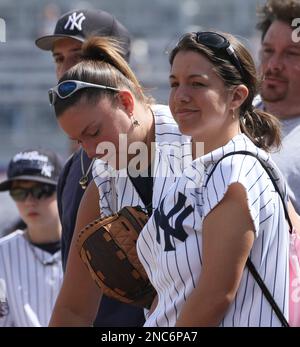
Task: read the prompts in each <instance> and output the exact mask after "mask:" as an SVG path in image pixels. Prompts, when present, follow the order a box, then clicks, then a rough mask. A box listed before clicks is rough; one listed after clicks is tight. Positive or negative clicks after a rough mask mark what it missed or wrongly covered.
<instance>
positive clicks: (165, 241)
mask: <svg viewBox="0 0 300 347" xmlns="http://www.w3.org/2000/svg"><path fill="white" fill-rule="evenodd" d="M238 150H247V151H250V152H252V153H255V154H256V155H258V156H259V157H260V159H262V160H264V162H265V163H266V165H267V166H268V168H269V169H270V170H272V175H273V177H274V178H275V179H276V180H278V179H279V178H280V179H281V176H280V173H279V172H278V169H277V168H276V166H275V165H274V163H273V162H272V161H271V160H270V158H269V156H268V155H267V153H265V152H264V151H262V150H259V149H258V148H257V147H255V145H254V144H253V143H252V142H251V141H250V140H249V139H248V138H247V137H246V136H245V135H243V134H241V135H237V136H235V137H234V138H233V139H232V140H231V141H230V142H229V143H228V144H226V145H225V146H223V147H221V148H218V149H216V150H215V151H213V152H211V153H208V154H206V155H205V156H203V157H201V158H199V159H197V160H195V161H194V162H193V164H192V167H190V168H187V169H186V170H185V172H184V174H183V176H182V177H181V178H179V179H178V180H177V181H176V183H175V184H174V185H173V187H172V188H171V189H170V190H169V192H168V194H167V195H166V197H165V198H164V199H163V200H162V202H161V203H160V205H159V207H158V209H157V210H156V211H154V213H153V215H152V217H151V218H150V220H149V222H148V223H147V225H146V226H145V227H144V229H143V231H142V232H141V234H140V236H139V239H138V243H137V249H138V254H139V258H140V261H141V262H142V264H143V265H144V267H145V269H146V271H147V274H148V276H149V278H150V280H151V282H152V284H153V286H154V287H155V289H156V290H157V293H158V299H159V300H158V305H157V307H156V309H155V310H154V312H153V313H152V314H151V315H150V317H148V319H147V321H146V323H145V326H147V327H153V326H163V327H166V326H174V325H175V324H176V320H177V318H178V316H179V314H180V312H181V309H182V306H183V305H184V303H185V301H186V299H187V297H188V296H189V295H190V294H191V292H192V290H193V289H194V288H195V286H196V284H197V282H198V280H199V277H200V274H201V267H202V232H201V231H202V224H203V220H204V218H205V217H206V216H207V215H208V213H209V212H210V211H211V210H212V209H213V208H214V207H215V206H216V205H217V204H218V203H219V202H220V201H221V200H222V199H223V197H224V195H225V193H226V191H227V189H228V186H229V185H231V184H232V183H235V182H239V183H240V184H242V185H243V186H244V188H245V191H246V193H247V200H248V206H249V211H250V214H251V217H252V220H253V223H254V226H255V241H254V245H253V248H252V250H251V254H250V258H251V260H252V262H253V263H254V265H255V267H256V269H257V271H258V272H259V273H260V275H261V277H262V278H263V280H264V282H265V284H266V285H267V287H268V288H269V290H270V291H271V293H272V294H273V295H274V298H275V300H276V302H277V303H278V305H279V307H280V308H281V310H282V311H283V312H284V314H285V316H286V317H287V316H288V240H289V233H288V225H287V222H286V220H285V216H284V210H283V207H282V203H281V200H280V197H279V195H278V194H277V193H276V192H275V190H274V187H273V185H272V182H271V180H270V178H269V176H268V174H267V173H266V171H265V170H264V169H263V167H262V166H261V165H260V163H259V162H258V161H257V160H256V159H255V158H253V157H251V156H245V155H234V156H230V157H227V158H224V159H223V160H222V161H221V162H220V163H219V164H218V166H217V168H216V169H215V171H214V172H213V174H212V176H211V178H210V180H209V181H208V184H207V186H206V185H205V183H206V178H207V176H208V175H209V173H210V171H211V170H212V168H213V167H214V164H215V163H216V162H217V161H218V159H220V158H221V157H222V156H223V155H224V154H226V153H229V152H232V151H238ZM277 183H278V185H279V187H280V189H281V191H282V193H283V194H284V195H283V196H286V192H285V185H284V183H283V182H281V181H278V182H277ZM279 206H280V207H279ZM237 213H238V212H237ZM220 232H221V230H220ZM196 309H197V308H195V310H196ZM191 314H193V313H192V312H191ZM220 325H221V326H280V325H281V324H280V322H279V320H278V318H277V316H276V314H275V313H274V312H273V311H272V309H271V306H270V304H269V302H268V301H267V300H266V298H265V297H264V295H263V293H262V291H261V289H260V287H259V286H258V285H257V283H256V281H255V280H254V278H253V277H252V275H251V274H250V272H249V270H248V268H245V270H244V273H243V275H242V279H241V282H240V286H239V289H238V291H237V294H236V297H235V299H234V301H233V302H232V304H231V305H230V307H229V309H228V311H227V312H226V315H225V317H224V319H223V320H222V322H221V324H220Z"/></svg>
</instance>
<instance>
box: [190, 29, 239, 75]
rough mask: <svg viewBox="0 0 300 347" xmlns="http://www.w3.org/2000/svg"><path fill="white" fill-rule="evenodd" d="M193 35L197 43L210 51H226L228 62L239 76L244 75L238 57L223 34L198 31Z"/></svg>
mask: <svg viewBox="0 0 300 347" xmlns="http://www.w3.org/2000/svg"><path fill="white" fill-rule="evenodd" d="M195 35H196V41H197V42H198V43H200V44H202V45H204V46H206V47H208V48H210V49H211V50H212V51H214V52H216V51H219V50H223V51H224V52H226V53H227V56H228V58H229V60H230V62H231V63H232V64H233V65H234V66H235V67H236V68H237V69H238V71H239V73H240V74H241V76H242V77H243V76H244V72H243V68H242V66H241V63H240V61H239V58H238V57H237V55H236V53H235V51H234V49H233V47H232V46H231V44H230V42H229V41H228V39H227V38H226V37H225V36H223V35H220V34H218V33H215V32H212V31H199V32H197V33H195Z"/></svg>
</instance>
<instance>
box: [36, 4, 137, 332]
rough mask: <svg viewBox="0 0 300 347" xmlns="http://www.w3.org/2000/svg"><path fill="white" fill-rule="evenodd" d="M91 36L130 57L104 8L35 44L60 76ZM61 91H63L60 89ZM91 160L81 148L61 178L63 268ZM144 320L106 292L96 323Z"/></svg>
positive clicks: (60, 24) (77, 16)
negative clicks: (114, 41) (115, 44)
mask: <svg viewBox="0 0 300 347" xmlns="http://www.w3.org/2000/svg"><path fill="white" fill-rule="evenodd" d="M90 36H101V37H102V36H108V37H113V38H115V39H117V40H118V41H119V43H120V46H121V48H122V50H123V56H124V58H125V59H126V60H127V61H128V60H129V55H130V35H129V32H128V31H127V29H126V28H125V27H124V26H123V25H122V24H121V23H120V22H119V21H118V20H117V19H116V18H115V17H114V16H112V15H111V14H110V13H107V12H105V11H101V10H73V11H70V12H68V13H66V14H63V15H62V16H61V17H60V18H59V20H58V21H57V24H56V27H55V29H54V33H53V34H52V35H47V36H44V37H41V38H39V39H37V40H36V45H37V47H39V48H40V49H43V50H46V51H52V55H53V58H54V61H55V67H56V77H57V79H58V80H59V79H60V78H61V77H62V76H63V74H64V73H65V72H66V71H67V70H68V69H69V68H71V67H72V66H74V65H75V64H76V63H78V62H79V61H80V53H81V46H82V43H83V42H84V41H85V40H86V39H87V38H88V37H90ZM71 87H72V86H68V88H71ZM59 92H60V93H62V91H61V90H60V91H59ZM64 92H67V91H66V90H65V91H64ZM92 163H93V162H92V161H91V160H90V159H89V158H88V157H87V155H86V154H85V152H84V151H83V150H82V149H79V150H78V151H76V152H75V153H74V154H73V155H72V156H71V157H70V159H69V160H68V161H67V163H66V165H65V167H64V169H63V172H62V174H61V176H60V179H59V182H58V192H57V194H58V207H59V214H60V219H61V223H62V262H63V268H64V269H65V267H66V263H67V257H68V253H69V249H70V244H71V241H72V236H73V232H74V229H75V222H76V216H77V211H78V208H79V204H80V201H81V198H82V196H83V193H84V191H85V189H86V188H87V185H88V184H89V182H90V181H91V180H92V170H91V168H92ZM143 323H144V313H143V310H142V309H139V308H136V307H133V306H130V305H127V304H124V303H121V302H118V301H116V300H113V299H110V298H108V297H106V296H103V299H102V300H101V304H100V307H99V312H98V315H97V318H96V320H95V322H94V326H98V327H105V326H115V327H117V326H141V325H143Z"/></svg>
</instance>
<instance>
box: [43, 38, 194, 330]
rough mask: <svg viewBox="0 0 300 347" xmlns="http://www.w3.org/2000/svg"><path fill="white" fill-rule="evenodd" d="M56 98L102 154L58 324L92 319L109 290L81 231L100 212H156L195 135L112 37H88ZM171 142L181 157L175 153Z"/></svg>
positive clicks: (67, 119)
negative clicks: (147, 85) (152, 94)
mask: <svg viewBox="0 0 300 347" xmlns="http://www.w3.org/2000/svg"><path fill="white" fill-rule="evenodd" d="M49 97H50V103H51V104H52V105H53V106H54V108H55V113H56V116H57V120H58V123H59V124H60V126H61V127H62V129H63V130H64V131H65V132H66V133H67V135H68V136H69V137H70V138H72V139H74V140H77V141H78V142H79V143H80V144H81V145H82V147H83V149H84V150H85V151H86V153H87V154H88V156H89V157H90V158H92V157H97V158H98V159H99V158H101V159H102V160H96V161H95V165H94V168H93V176H94V182H95V184H90V185H89V186H88V187H87V189H86V192H85V194H84V197H83V200H82V202H81V205H80V209H79V212H78V215H77V222H76V228H75V232H74V236H73V241H72V245H71V250H70V255H69V258H68V263H67V267H66V273H65V277H64V281H63V285H62V289H61V291H60V294H59V296H58V300H57V302H56V305H55V309H54V311H53V315H52V319H51V325H54V326H55V325H63V326H65V325H80V326H82V325H91V324H92V322H93V320H94V316H95V313H96V309H97V307H98V306H99V302H100V300H101V295H102V294H101V291H100V289H99V288H98V287H97V286H96V284H95V283H94V281H93V279H92V277H91V275H90V273H89V271H88V269H87V268H86V266H85V264H84V263H83V262H82V260H81V259H80V257H79V254H78V250H77V247H76V244H75V243H76V240H77V238H78V233H79V232H80V230H81V229H82V228H83V227H85V226H86V225H87V224H88V223H90V222H91V221H93V220H94V219H96V218H99V216H100V215H101V216H108V215H111V214H112V213H115V212H117V211H119V210H120V209H121V208H122V207H124V206H137V205H140V206H142V207H143V208H145V210H148V211H149V213H151V211H152V208H155V207H156V206H157V205H158V203H159V201H160V199H161V198H162V197H163V196H164V194H166V192H167V190H168V189H169V187H170V186H171V185H172V183H173V182H174V180H175V176H176V175H180V173H181V172H182V171H181V170H182V167H181V166H182V165H183V160H182V156H183V153H184V147H185V145H184V144H185V143H186V142H187V141H188V142H189V137H186V136H182V135H181V134H180V132H179V130H178V127H177V125H176V123H175V121H174V119H173V117H172V115H171V114H170V111H169V108H168V107H167V106H163V105H154V104H153V103H152V100H151V99H150V98H148V97H146V96H145V94H144V93H143V91H142V88H141V86H140V84H139V82H138V81H137V79H136V77H135V75H134V74H133V72H132V71H131V69H130V68H129V66H128V64H127V63H126V62H125V60H124V59H123V58H122V57H121V56H120V54H119V53H118V50H117V47H116V46H115V45H114V42H113V41H112V40H109V41H107V42H103V40H101V39H97V38H91V39H90V40H88V41H87V42H86V43H85V44H84V45H83V48H82V61H81V62H80V63H78V64H77V65H75V66H74V67H72V68H71V69H70V70H68V71H67V73H66V74H65V75H64V76H63V77H62V78H61V79H60V81H59V84H58V85H57V86H56V87H54V88H52V89H50V91H49ZM151 145H152V146H151ZM160 145H161V146H160ZM105 146H107V148H105ZM169 148H173V149H174V151H176V154H177V155H176V156H175V155H174V156H171V155H168V153H170V152H171V150H168V149H169ZM106 149H107V151H106ZM151 149H153V150H152V151H151ZM181 149H182V152H181ZM178 150H179V152H178ZM164 151H165V152H164ZM139 153H140V154H139ZM103 154H104V155H103ZM170 154H171V153H170ZM190 154H191V153H185V160H187V161H188V158H190V159H191V155H190ZM82 184H84V182H82ZM99 205H100V209H99ZM78 283H80V286H79V285H77V284H78Z"/></svg>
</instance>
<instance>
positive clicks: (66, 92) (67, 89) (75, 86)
mask: <svg viewBox="0 0 300 347" xmlns="http://www.w3.org/2000/svg"><path fill="white" fill-rule="evenodd" d="M83 88H98V89H105V90H111V91H114V92H119V91H120V90H119V89H117V88H113V87H108V86H104V85H102V84H94V83H88V82H82V81H76V80H67V81H63V82H61V83H59V84H58V85H57V86H55V87H53V88H51V89H49V91H48V95H49V102H50V105H52V106H53V105H54V104H55V102H56V98H57V97H59V98H60V99H66V98H68V97H69V96H71V95H73V94H74V93H75V92H77V91H78V90H80V89H83Z"/></svg>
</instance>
